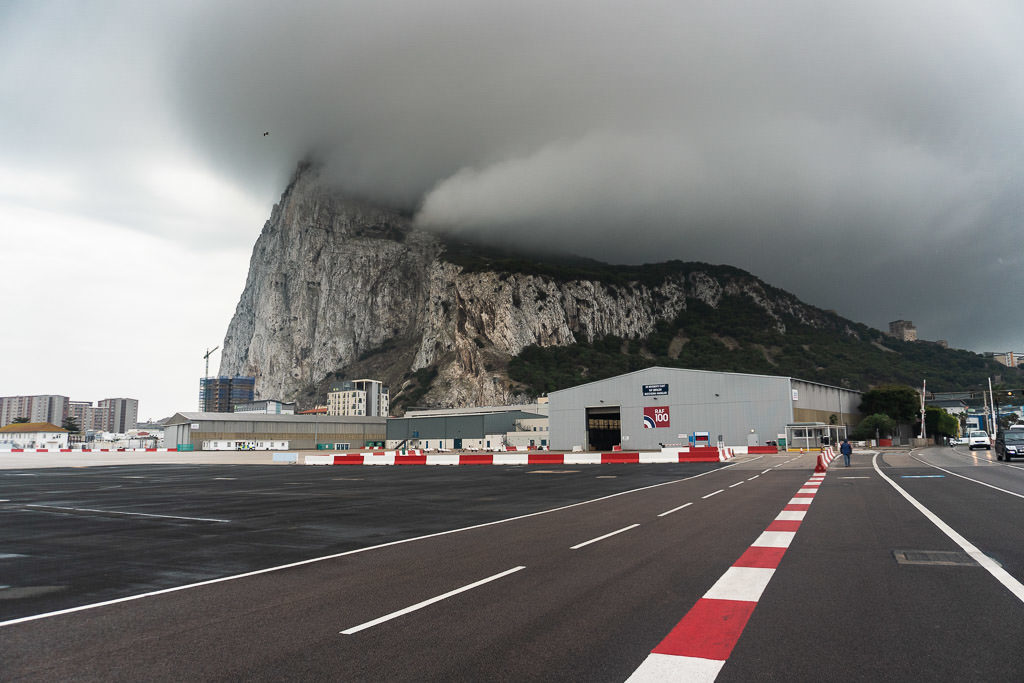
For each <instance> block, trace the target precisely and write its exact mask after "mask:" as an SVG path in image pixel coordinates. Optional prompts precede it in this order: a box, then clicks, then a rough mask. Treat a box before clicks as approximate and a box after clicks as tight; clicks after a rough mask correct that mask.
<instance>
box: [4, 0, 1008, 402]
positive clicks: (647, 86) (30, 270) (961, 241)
mask: <svg viewBox="0 0 1024 683" xmlns="http://www.w3.org/2000/svg"><path fill="white" fill-rule="evenodd" d="M1021 36H1024V5H1022V4H1021V3H1020V2H1019V1H1017V0H1014V1H1007V2H997V1H992V0H975V1H974V2H970V3H964V2H952V1H951V0H927V1H925V0H904V1H903V2H899V3H892V2H891V1H888V0H887V1H885V2H882V1H881V0H862V1H861V2H858V3H839V4H837V5H836V6H832V5H831V4H828V3H821V2H818V1H811V0H793V1H792V2H788V3H783V4H779V3H775V4H761V5H758V4H757V3H749V2H734V1H732V0H707V1H702V2H692V1H689V2H687V1H680V0H675V1H672V2H653V1H645V0H639V1H634V2H630V3H625V2H621V0H619V1H616V2H608V1H604V0H586V1H582V0H580V1H575V2H556V1H553V0H545V1H544V2H540V1H534V0H519V1H518V2H515V3H508V2H500V3H499V2H468V1H465V0H462V1H455V0H409V1H398V0H395V1H390V2H389V1H385V0H374V1H372V2H371V1H367V2H356V1H348V2H339V1H333V2H327V1H324V2H291V3H278V2H255V1H253V0H246V1H245V2H213V1H200V0H195V1H193V2H182V0H174V1H167V2H158V1H157V0H147V1H146V2H116V1H113V0H112V1H109V2H103V1H97V2H89V3H82V2H77V1H74V0H69V1H65V2H50V1H46V0H30V1H24V2H22V1H19V0H7V2H3V3H0V240H2V241H0V244H2V253H3V259H2V260H0V262H2V263H3V267H4V271H5V277H4V281H5V296H4V302H5V306H4V309H3V312H4V316H3V318H4V320H5V325H4V327H5V328H6V329H5V331H4V334H3V336H2V341H0V345H2V346H0V352H2V353H0V395H15V394H42V393H55V394H65V395H69V396H71V398H72V399H75V400H93V401H96V400H99V399H102V398H106V397H116V396H129V397H134V398H138V399H139V400H140V417H154V418H159V417H164V416H167V415H170V414H171V413H173V412H175V411H180V410H195V409H196V406H197V398H198V381H197V380H198V378H199V377H200V376H201V375H202V372H203V358H202V357H203V354H204V353H205V350H206V349H207V348H209V347H213V346H216V345H218V344H221V342H222V340H223V338H224V333H225V332H226V330H227V325H228V322H229V321H230V318H231V315H232V314H233V312H234V308H235V305H236V304H237V302H238V298H239V295H240V294H241V291H242V288H243V286H244V283H245V275H246V272H247V269H248V260H249V255H250V252H251V249H252V245H253V243H254V241H255V240H256V237H257V236H258V235H259V231H260V229H261V228H262V225H263V223H264V221H265V220H266V219H267V217H268V216H269V213H270V208H271V207H272V205H273V203H274V202H275V201H276V200H277V199H278V198H279V196H280V194H281V192H282V191H283V189H284V186H285V183H286V181H287V178H288V176H289V175H290V174H291V172H292V171H293V169H294V167H295V164H296V163H297V162H298V161H299V160H300V159H302V158H304V157H312V158H316V159H319V160H321V161H322V162H324V163H325V164H326V165H327V167H328V168H329V170H330V177H331V178H333V179H334V181H335V182H337V184H338V185H339V186H340V187H343V188H345V189H346V190H348V191H350V192H356V193H359V194H363V195H366V196H369V197H371V198H375V199H378V200H380V201H384V202H388V203H389V204H392V205H397V206H401V207H406V208H410V209H415V210H417V211H418V220H419V221H420V223H421V224H422V225H424V226H428V227H435V226H439V227H444V228H456V229H459V230H464V231H467V232H473V233H478V234H484V235H487V234H494V235H502V236H506V237H507V236H508V235H515V236H516V239H519V240H522V242H523V243H524V244H529V245H531V246H536V245H550V247H551V248H553V249H560V250H570V251H573V252H576V253H579V254H581V255H585V256H591V257H595V258H600V259H604V260H609V261H613V262H620V263H644V262H654V261H663V260H667V259H670V258H675V259H682V260H700V261H708V262H711V263H727V264H731V265H735V266H739V267H741V268H744V269H746V270H748V271H750V272H752V273H753V274H755V275H757V276H759V277H761V278H762V279H764V280H766V281H767V282H769V283H770V284H773V285H776V286H779V287H782V288H783V289H786V290H789V291H791V292H793V293H794V294H796V295H797V296H799V297H800V298H801V299H803V300H805V301H807V302H809V303H812V304H815V305H817V306H820V307H823V308H830V309H835V310H836V311H837V312H839V313H840V314H841V315H844V316H846V317H849V318H852V319H854V320H858V321H861V322H864V323H867V324H870V325H873V326H876V327H880V328H886V324H887V322H888V321H890V320H895V319H899V318H902V319H909V320H912V321H913V322H914V323H915V324H916V325H917V328H918V332H919V335H920V336H921V337H922V338H924V339H946V340H948V341H949V343H950V345H952V346H956V347H961V348H968V349H971V350H975V351H992V350H996V351H1003V350H1013V351H1024V324H1022V323H1021V319H1020V315H1019V313H1020V310H1021V300H1022V297H1024V262H1022V252H1024V230H1022V227H1021V225H1020V222H1021V220H1022V216H1024V211H1022V208H1024V207H1022V203H1024V153H1022V152H1024V41H1022V40H1021ZM264 131H270V135H269V136H264V135H263V133H264ZM218 363H219V353H218V354H215V355H214V356H213V358H212V363H211V372H215V371H216V369H217V365H218Z"/></svg>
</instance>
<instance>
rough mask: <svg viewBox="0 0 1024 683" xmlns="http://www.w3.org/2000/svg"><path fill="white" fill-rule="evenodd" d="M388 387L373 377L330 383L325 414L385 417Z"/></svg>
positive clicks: (387, 408)
mask: <svg viewBox="0 0 1024 683" xmlns="http://www.w3.org/2000/svg"><path fill="white" fill-rule="evenodd" d="M389 408H390V406H389V402H388V389H387V387H385V386H384V383H383V382H379V381H377V380H375V379H356V380H348V381H345V382H340V383H338V384H334V385H331V390H330V392H328V394H327V414H328V415H345V416H364V417H386V416H387V414H388V410H389Z"/></svg>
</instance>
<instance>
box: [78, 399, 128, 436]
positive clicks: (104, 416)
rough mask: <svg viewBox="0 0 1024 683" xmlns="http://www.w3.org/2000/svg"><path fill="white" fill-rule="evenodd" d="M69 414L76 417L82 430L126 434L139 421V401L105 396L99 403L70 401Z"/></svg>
mask: <svg viewBox="0 0 1024 683" xmlns="http://www.w3.org/2000/svg"><path fill="white" fill-rule="evenodd" d="M68 415H69V416H70V417H73V418H75V421H76V422H77V423H78V428H79V429H80V430H81V431H83V432H84V431H98V432H114V433H117V434H124V433H125V432H128V431H130V430H132V429H135V428H136V427H137V426H138V423H139V401H138V399H134V398H105V399H103V400H102V401H100V402H99V404H98V405H95V406H94V405H93V404H92V401H70V402H69V404H68Z"/></svg>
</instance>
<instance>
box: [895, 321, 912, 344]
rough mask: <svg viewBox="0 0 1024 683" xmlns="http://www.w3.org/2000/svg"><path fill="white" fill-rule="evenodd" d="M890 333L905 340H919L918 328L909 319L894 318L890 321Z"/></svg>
mask: <svg viewBox="0 0 1024 683" xmlns="http://www.w3.org/2000/svg"><path fill="white" fill-rule="evenodd" d="M889 334H890V335H891V336H893V337H896V338H897V339H902V340H903V341H917V328H916V327H914V323H912V322H911V321H909V320H893V321H892V322H891V323H889Z"/></svg>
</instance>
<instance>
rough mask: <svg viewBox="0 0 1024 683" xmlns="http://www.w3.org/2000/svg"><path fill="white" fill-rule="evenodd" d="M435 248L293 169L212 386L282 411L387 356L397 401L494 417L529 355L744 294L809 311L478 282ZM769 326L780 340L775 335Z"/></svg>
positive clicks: (749, 290) (685, 292) (703, 289)
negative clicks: (418, 387) (513, 370)
mask: <svg viewBox="0 0 1024 683" xmlns="http://www.w3.org/2000/svg"><path fill="white" fill-rule="evenodd" d="M443 251H444V247H443V245H442V242H441V241H440V239H439V238H438V237H437V236H436V235H434V234H432V233H429V232H425V231H422V230H418V229H416V228H414V227H413V226H412V225H411V222H410V219H409V218H408V217H407V216H406V215H403V214H402V213H400V212H397V211H392V210H389V209H385V208H382V207H379V206H373V205H370V204H368V203H365V202H360V201H357V200H353V199H350V198H345V197H344V196H342V195H340V194H339V193H337V192H336V191H334V190H331V189H329V188H327V187H326V186H325V185H324V184H323V183H322V182H321V180H320V178H319V175H318V171H317V169H316V168H315V167H313V166H309V165H303V166H300V168H299V170H298V171H297V172H296V174H295V176H294V177H293V179H292V182H291V183H290V185H289V186H288V188H287V189H286V191H285V193H284V194H283V195H282V197H281V201H280V202H279V203H278V204H277V205H276V206H275V207H274V209H273V212H272V214H271V216H270V220H268V221H267V223H266V224H265V225H264V227H263V232H262V234H261V235H260V237H259V239H258V240H257V242H256V246H255V248H254V250H253V255H252V260H251V263H250V266H249V275H248V279H247V281H246V285H245V289H244V291H243V292H242V296H241V299H240V301H239V303H238V307H237V309H236V311H235V315H234V317H233V319H232V320H231V324H230V326H229V327H228V331H227V335H226V337H225V339H224V345H223V349H224V351H223V354H222V356H221V367H220V372H221V374H232V375H233V374H246V375H254V376H255V377H256V391H257V393H258V395H259V396H260V397H263V398H278V399H290V398H292V397H293V396H295V395H296V394H297V393H299V392H300V391H301V390H303V389H305V388H307V387H308V386H310V385H312V384H314V383H316V382H319V381H321V380H323V379H324V378H325V377H327V376H328V375H329V374H331V373H332V372H335V371H337V370H339V369H341V368H346V367H347V366H350V365H351V364H353V363H355V362H357V361H359V360H360V359H362V358H365V357H366V356H368V355H372V354H374V353H377V352H380V351H381V350H382V349H395V348H396V347H402V348H405V349H406V350H407V353H406V354H405V355H404V356H403V355H402V354H396V355H395V356H394V357H395V358H401V359H404V360H396V361H394V362H393V363H392V364H391V366H389V367H388V368H387V369H386V371H385V372H384V374H385V375H386V377H385V380H386V381H387V383H388V384H389V385H390V387H391V392H392V396H393V398H394V397H397V396H398V395H400V392H401V391H402V390H403V388H404V387H405V386H406V385H408V384H409V382H410V379H409V378H410V376H411V373H413V372H414V371H416V370H419V369H421V368H434V369H436V370H437V375H436V377H435V379H434V380H433V383H432V386H431V388H430V390H429V392H428V393H427V394H426V395H425V396H424V397H423V398H422V399H421V400H420V402H421V403H428V404H433V405H450V406H468V405H489V404H490V405H493V404H497V403H504V402H506V401H509V400H511V399H514V398H516V396H515V392H514V389H512V388H510V384H509V382H508V378H507V374H506V372H505V369H504V368H505V366H506V364H507V361H508V359H509V358H510V357H512V356H515V355H516V354H518V353H519V352H520V351H522V350H523V349H524V348H525V347H527V346H529V345H531V344H539V345H542V346H549V345H565V344H571V343H573V342H575V341H577V340H581V341H582V340H586V341H593V340H594V339H595V338H599V337H602V336H605V335H609V334H614V335H617V336H620V337H623V338H637V337H645V336H647V335H649V334H650V333H651V332H653V331H654V328H655V325H656V324H657V323H658V321H660V320H665V319H673V318H674V317H675V316H676V315H677V314H678V313H679V312H680V311H681V310H683V309H685V308H686V307H687V300H688V299H690V300H694V299H697V300H701V301H703V302H705V303H707V304H709V305H711V306H715V305H716V304H717V302H718V301H719V299H720V298H721V297H722V296H723V294H745V295H747V296H749V297H750V298H751V300H752V301H754V302H755V303H757V305H759V306H760V307H762V308H763V309H764V310H765V311H767V312H768V313H769V315H771V316H772V317H773V318H774V319H776V320H778V319H779V317H778V315H777V312H785V313H786V314H787V315H790V316H795V317H796V318H798V319H800V320H802V321H803V320H809V319H810V318H813V316H814V315H815V312H816V310H817V309H813V308H810V307H805V306H804V305H803V304H801V303H800V302H799V301H798V300H797V299H795V297H792V296H791V295H788V294H785V293H783V292H779V291H778V290H770V291H769V289H768V288H766V287H764V286H763V285H762V283H761V282H760V281H759V280H757V279H756V278H754V277H753V276H749V275H748V276H735V277H730V278H727V279H723V278H719V277H714V276H712V275H711V274H709V273H706V272H702V271H700V270H696V271H691V272H689V273H688V275H686V276H685V277H684V276H681V275H678V276H669V277H666V279H665V280H664V281H662V282H661V283H660V284H656V285H654V286H650V285H641V284H636V283H633V284H631V285H628V286H616V285H609V284H606V283H601V282H596V281H589V280H567V281H560V280H556V279H552V278H549V277H542V276H535V275H523V274H512V273H506V272H500V273H499V272H492V271H478V272H472V273H466V272H464V270H463V269H462V268H461V267H459V266H457V265H454V264H453V263H450V262H448V261H446V260H444V258H443V257H442V254H443ZM777 327H778V328H779V329H780V331H784V329H783V327H782V323H781V322H778V323H777Z"/></svg>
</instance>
